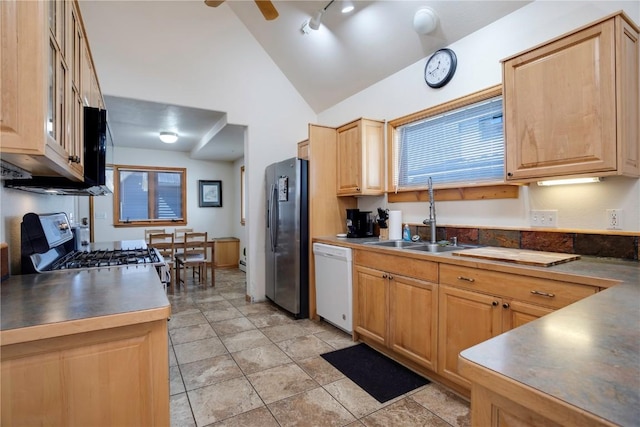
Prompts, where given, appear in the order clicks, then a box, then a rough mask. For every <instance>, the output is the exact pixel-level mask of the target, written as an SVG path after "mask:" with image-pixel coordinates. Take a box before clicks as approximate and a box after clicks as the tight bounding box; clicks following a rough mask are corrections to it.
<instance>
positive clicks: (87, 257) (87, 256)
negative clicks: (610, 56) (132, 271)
mask: <svg viewBox="0 0 640 427" xmlns="http://www.w3.org/2000/svg"><path fill="white" fill-rule="evenodd" d="M158 263H160V258H159V257H158V254H157V253H156V251H155V250H153V249H152V248H135V249H114V250H96V251H88V252H85V251H75V252H70V253H69V254H67V255H66V256H64V257H63V258H61V259H60V260H58V261H57V262H56V263H54V264H53V265H52V266H51V270H66V269H74V268H91V267H111V266H119V265H131V264H158Z"/></svg>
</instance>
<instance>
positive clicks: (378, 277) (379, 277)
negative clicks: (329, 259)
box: [353, 265, 389, 346]
mask: <svg viewBox="0 0 640 427" xmlns="http://www.w3.org/2000/svg"><path fill="white" fill-rule="evenodd" d="M354 275H355V280H354V293H353V295H354V313H353V326H354V331H355V332H356V333H358V334H361V335H363V336H365V337H367V338H369V339H371V340H373V341H375V342H377V343H378V344H381V345H384V346H386V345H387V323H388V316H387V313H388V310H387V308H388V306H389V279H388V277H389V276H388V274H387V273H385V272H383V271H379V270H374V269H372V268H366V267H361V266H358V265H356V266H354Z"/></svg>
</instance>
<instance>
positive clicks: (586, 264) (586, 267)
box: [313, 236, 640, 288]
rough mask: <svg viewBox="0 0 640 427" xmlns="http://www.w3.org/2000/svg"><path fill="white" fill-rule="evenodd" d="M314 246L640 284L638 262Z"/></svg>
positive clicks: (329, 239)
mask: <svg viewBox="0 0 640 427" xmlns="http://www.w3.org/2000/svg"><path fill="white" fill-rule="evenodd" d="M313 241H314V242H318V243H326V244H329V245H337V246H343V247H349V248H352V249H366V250H370V251H375V252H380V253H386V254H389V255H391V254H393V255H402V256H405V257H409V258H415V259H425V260H429V261H436V262H441V263H445V264H455V265H461V266H465V267H472V268H481V269H490V270H493V271H501V272H504V273H514V274H522V275H527V276H532V277H540V278H544V279H552V280H562V281H569V282H573V283H580V284H584V285H590V286H598V287H601V288H608V287H611V286H614V285H617V284H619V283H634V284H640V263H638V262H637V261H628V260H621V259H616V258H597V257H590V256H582V257H581V258H580V259H579V260H575V261H570V262H566V263H563V264H557V265H553V266H550V267H538V266H532V265H522V264H515V263H511V262H504V261H493V260H486V259H479V258H468V257H460V256H455V255H452V254H451V252H441V253H429V252H422V251H420V252H418V251H411V250H409V249H397V248H389V247H381V246H375V245H369V244H367V243H368V242H377V241H379V240H378V238H377V237H374V238H359V239H358V238H355V239H350V238H342V237H334V236H323V237H314V238H313Z"/></svg>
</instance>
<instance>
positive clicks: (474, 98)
mask: <svg viewBox="0 0 640 427" xmlns="http://www.w3.org/2000/svg"><path fill="white" fill-rule="evenodd" d="M501 95H502V85H495V86H491V87H489V88H487V89H484V90H481V91H478V92H474V93H472V94H470V95H466V96H463V97H460V98H457V99H454V100H452V101H449V102H445V103H443V104H439V105H436V106H433V107H430V108H427V109H424V110H421V111H418V112H415V113H412V114H409V115H406V116H403V117H399V118H397V119H394V120H391V121H389V122H388V130H387V132H388V133H387V141H388V144H387V196H388V199H389V202H396V201H397V202H400V201H403V202H406V201H416V202H418V201H424V200H425V197H424V194H423V193H425V190H426V186H416V187H415V188H410V189H408V188H403V189H396V188H395V177H396V175H397V173H398V172H397V170H396V168H397V163H398V162H397V152H398V150H397V148H396V146H395V141H396V135H397V132H398V130H397V128H398V127H400V126H403V125H406V124H410V123H414V122H417V121H420V120H424V119H426V118H429V117H433V116H437V115H441V114H443V113H445V112H447V111H451V110H455V109H458V108H463V107H466V106H468V105H471V104H475V103H478V102H482V101H484V100H487V99H490V98H495V97H497V96H501ZM434 187H435V188H436V189H438V191H436V200H477V199H486V198H514V197H518V191H517V188H518V187H517V186H514V185H512V184H506V181H505V179H504V177H503V178H502V179H501V180H496V181H487V182H482V183H472V184H468V185H467V184H455V185H442V184H440V185H435V186H434ZM465 188H469V189H470V190H473V189H474V188H486V190H487V191H486V192H485V191H482V190H481V191H470V190H464V189H465ZM438 193H439V194H438ZM426 200H428V197H427V198H426Z"/></svg>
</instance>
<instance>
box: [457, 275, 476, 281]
mask: <svg viewBox="0 0 640 427" xmlns="http://www.w3.org/2000/svg"><path fill="white" fill-rule="evenodd" d="M458 280H464V281H465V282H475V281H476V279H474V278H472V277H464V276H458Z"/></svg>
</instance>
